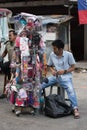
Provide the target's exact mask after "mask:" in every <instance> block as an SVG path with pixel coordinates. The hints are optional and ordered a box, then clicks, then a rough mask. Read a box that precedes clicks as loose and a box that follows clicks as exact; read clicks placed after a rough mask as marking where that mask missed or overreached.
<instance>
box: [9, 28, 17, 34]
mask: <svg viewBox="0 0 87 130" xmlns="http://www.w3.org/2000/svg"><path fill="white" fill-rule="evenodd" d="M10 32H13V34H14V35H17V33H16V32H15V30H13V29H12V30H10V31H9V33H10Z"/></svg>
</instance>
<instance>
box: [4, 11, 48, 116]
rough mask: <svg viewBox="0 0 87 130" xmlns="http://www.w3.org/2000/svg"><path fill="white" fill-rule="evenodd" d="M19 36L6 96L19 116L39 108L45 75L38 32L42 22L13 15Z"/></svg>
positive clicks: (34, 17) (22, 14) (33, 16)
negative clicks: (40, 91)
mask: <svg viewBox="0 0 87 130" xmlns="http://www.w3.org/2000/svg"><path fill="white" fill-rule="evenodd" d="M14 20H15V28H16V31H17V33H18V36H17V38H16V45H15V47H14V51H13V55H12V62H11V65H10V67H11V80H10V83H8V84H7V85H6V92H7V97H8V98H9V100H10V102H11V104H13V105H14V109H12V110H13V111H15V113H16V115H17V116H19V115H20V113H22V111H29V113H33V114H34V113H35V110H36V109H37V110H38V109H39V108H40V102H39V89H40V87H41V82H42V79H43V78H44V76H46V55H45V44H44V42H43V39H42V36H41V34H40V33H39V31H40V29H41V28H42V27H41V26H42V25H41V20H40V19H39V18H38V17H37V16H35V15H32V14H27V13H21V14H19V15H17V16H14Z"/></svg>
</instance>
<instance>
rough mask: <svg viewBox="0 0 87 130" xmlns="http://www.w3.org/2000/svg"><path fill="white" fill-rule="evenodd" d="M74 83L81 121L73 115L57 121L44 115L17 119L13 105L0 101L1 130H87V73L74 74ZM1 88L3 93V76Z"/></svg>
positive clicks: (24, 116)
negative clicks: (12, 110)
mask: <svg viewBox="0 0 87 130" xmlns="http://www.w3.org/2000/svg"><path fill="white" fill-rule="evenodd" d="M73 81H74V85H75V90H76V92H77V96H78V103H79V111H80V115H81V117H80V119H77V120H76V119H74V118H73V116H72V115H71V116H68V117H63V118H57V119H52V118H49V117H46V116H44V115H35V116H32V115H30V114H22V115H21V116H20V117H16V115H15V114H14V113H12V112H11V105H10V104H9V102H8V101H7V99H2V100H1V99H0V130H82V129H83V130H86V129H87V73H82V72H80V73H76V72H74V73H73ZM0 86H1V88H0V92H2V86H3V75H0ZM47 91H49V89H48V90H47ZM54 91H55V90H54Z"/></svg>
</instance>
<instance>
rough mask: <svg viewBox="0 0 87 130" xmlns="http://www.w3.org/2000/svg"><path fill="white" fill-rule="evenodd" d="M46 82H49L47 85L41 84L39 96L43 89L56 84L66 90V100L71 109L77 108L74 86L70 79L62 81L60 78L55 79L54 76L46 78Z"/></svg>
mask: <svg viewBox="0 0 87 130" xmlns="http://www.w3.org/2000/svg"><path fill="white" fill-rule="evenodd" d="M48 80H49V82H48V83H45V82H43V83H42V84H41V89H40V95H41V92H42V90H43V89H44V88H47V87H49V86H52V85H54V84H56V83H58V84H60V86H62V87H63V88H64V89H65V90H66V92H67V95H68V98H69V99H70V101H71V105H72V108H73V109H75V108H78V103H77V97H76V93H75V90H74V86H73V83H72V78H69V79H67V80H66V81H63V80H62V78H61V77H58V78H57V77H55V76H50V77H48Z"/></svg>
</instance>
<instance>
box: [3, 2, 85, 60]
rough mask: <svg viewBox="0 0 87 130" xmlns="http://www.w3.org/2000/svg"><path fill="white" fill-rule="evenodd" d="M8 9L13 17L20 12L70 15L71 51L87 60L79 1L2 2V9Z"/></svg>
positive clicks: (77, 57) (78, 58)
mask: <svg viewBox="0 0 87 130" xmlns="http://www.w3.org/2000/svg"><path fill="white" fill-rule="evenodd" d="M2 7H3V8H8V9H10V10H11V11H12V12H13V15H15V14H18V13H20V12H26V13H32V14H36V15H53V14H57V15H58V14H64V15H66V14H68V15H72V16H73V19H72V20H71V22H70V28H69V31H70V43H71V51H72V52H73V54H74V56H75V59H76V60H77V61H78V60H84V59H87V56H86V55H87V54H86V52H87V51H86V50H87V49H86V48H87V47H86V44H85V41H84V39H86V38H84V36H85V35H84V33H86V29H85V31H84V25H79V22H78V9H77V0H32V1H31V0H3V1H2V0H0V8H2Z"/></svg>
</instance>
